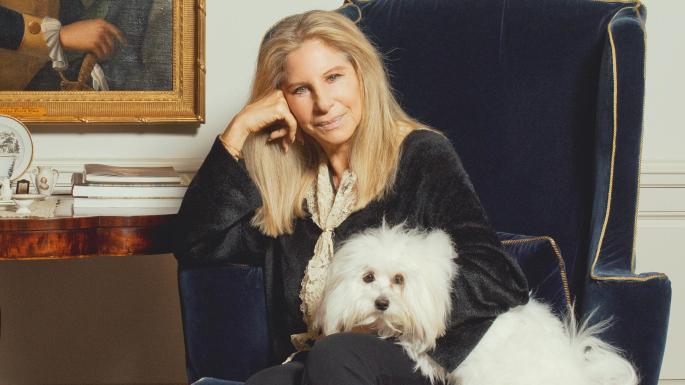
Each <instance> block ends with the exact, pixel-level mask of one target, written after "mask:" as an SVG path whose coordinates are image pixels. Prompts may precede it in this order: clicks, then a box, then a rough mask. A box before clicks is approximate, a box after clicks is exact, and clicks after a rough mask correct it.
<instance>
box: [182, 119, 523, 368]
mask: <svg viewBox="0 0 685 385" xmlns="http://www.w3.org/2000/svg"><path fill="white" fill-rule="evenodd" d="M260 206H261V198H260V195H259V192H258V190H257V187H256V186H255V185H254V183H253V182H252V180H251V179H250V177H249V175H248V173H247V171H246V170H245V168H244V165H243V164H242V162H236V161H235V160H234V158H233V157H232V156H231V155H230V154H228V152H227V151H226V150H225V149H224V147H223V146H222V144H221V143H220V142H219V141H218V140H217V141H215V143H214V145H213V146H212V149H211V150H210V152H209V154H208V155H207V158H206V159H205V161H204V163H203V164H202V166H201V167H200V169H199V170H198V173H197V175H196V176H195V178H194V179H193V181H192V183H191V184H190V186H189V187H188V191H187V193H186V195H185V198H184V199H183V204H182V206H181V209H180V211H179V214H178V218H177V219H178V221H177V225H176V228H175V229H176V233H175V247H174V254H175V255H176V257H177V258H178V261H179V263H180V264H182V265H184V266H191V265H192V266H198V265H201V266H208V265H221V264H227V263H246V264H256V265H262V266H264V274H265V277H264V278H265V282H266V295H267V310H268V317H269V320H268V324H269V328H270V333H271V336H272V337H273V338H272V352H273V354H274V356H273V359H274V361H275V362H280V361H282V360H283V359H284V358H285V357H286V356H287V355H288V354H289V353H291V352H292V351H293V350H294V349H293V347H292V346H291V344H290V338H289V337H290V335H291V334H294V333H299V332H304V331H306V326H305V324H304V322H303V321H302V313H301V312H300V299H299V292H300V283H301V281H302V277H303V275H304V270H305V267H306V266H307V262H308V261H309V259H310V258H311V257H312V255H313V250H314V244H315V243H316V240H317V239H318V237H319V234H320V233H321V230H320V229H319V228H318V227H317V226H316V225H315V224H314V222H313V221H312V220H311V218H310V217H305V218H303V219H298V220H296V221H295V224H294V232H293V234H291V235H283V236H279V237H278V238H275V239H274V238H270V237H267V236H265V235H263V234H261V233H260V232H259V231H258V230H256V229H255V228H253V227H251V226H250V225H249V220H250V218H251V217H252V216H253V214H254V211H255V209H256V208H258V207H260ZM384 217H385V219H386V221H387V222H388V223H389V224H396V223H400V222H402V221H406V223H407V225H408V226H418V227H421V228H426V229H430V228H440V229H443V230H445V231H446V232H447V233H448V234H450V236H451V237H452V240H453V241H454V243H455V245H456V247H457V252H458V254H459V257H458V258H457V264H458V266H459V274H458V277H457V279H456V280H455V282H454V290H453V293H452V303H453V311H452V315H451V318H450V325H449V327H448V330H447V333H446V335H445V336H443V337H441V338H440V339H439V340H438V342H437V347H436V349H435V350H434V351H433V352H432V353H431V356H432V357H433V358H434V359H435V360H436V361H437V362H438V363H440V364H441V365H443V367H445V368H446V369H448V370H450V371H451V370H453V369H454V368H456V367H457V366H458V365H459V364H460V363H461V362H462V361H463V360H464V358H466V356H467V355H468V354H469V352H470V351H471V350H472V349H473V347H474V346H475V345H476V344H477V343H478V341H479V340H480V338H481V337H482V336H483V334H484V333H485V332H486V331H487V329H488V327H489V326H490V324H491V323H492V321H493V320H494V318H495V317H496V316H497V315H498V314H500V313H502V312H504V311H506V310H508V309H509V308H510V307H513V306H517V305H521V304H524V303H526V302H527V301H528V287H527V283H526V279H525V277H524V275H523V273H522V272H521V269H520V268H519V266H518V264H517V263H516V261H515V260H514V259H513V258H512V257H511V256H510V255H508V254H506V253H505V252H504V250H503V249H502V245H501V244H500V242H499V240H498V239H497V237H496V235H495V233H494V231H493V230H492V228H491V227H490V225H489V223H488V219H487V217H486V215H485V213H484V212H483V209H482V206H481V204H480V202H479V200H478V198H477V196H476V194H475V192H474V190H473V186H472V185H471V182H470V181H469V178H468V176H467V174H466V172H465V171H464V169H463V167H462V164H461V161H460V160H459V158H458V156H457V154H456V153H455V151H454V149H453V147H452V145H451V144H450V143H449V141H448V140H447V139H446V138H444V137H443V136H441V135H440V134H437V133H435V132H432V131H428V130H416V131H414V132H412V133H410V134H409V135H407V137H406V138H405V140H404V143H403V145H402V153H401V158H400V164H399V169H398V174H397V178H396V181H395V185H394V186H393V189H392V192H391V193H390V194H388V195H387V196H386V197H385V198H383V199H381V200H376V201H373V202H371V203H370V204H368V205H367V206H366V207H364V208H363V209H361V210H359V211H356V212H354V213H352V214H351V215H350V216H349V217H348V218H347V219H346V220H345V221H344V222H342V223H341V224H340V226H338V227H337V228H336V229H335V238H334V242H335V243H336V244H337V243H338V242H340V241H343V240H345V239H347V238H348V237H349V236H350V235H351V234H353V233H355V232H358V231H360V230H362V229H365V228H367V227H375V226H379V225H380V224H381V221H382V219H383V218H384Z"/></svg>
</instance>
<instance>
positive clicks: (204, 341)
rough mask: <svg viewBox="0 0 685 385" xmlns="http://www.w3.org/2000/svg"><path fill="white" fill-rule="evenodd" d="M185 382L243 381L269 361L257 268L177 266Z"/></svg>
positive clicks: (267, 339) (241, 266) (261, 288)
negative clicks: (205, 379)
mask: <svg viewBox="0 0 685 385" xmlns="http://www.w3.org/2000/svg"><path fill="white" fill-rule="evenodd" d="M178 288H179V294H180V300H181V317H182V320H183V336H184V340H185V349H186V371H187V375H188V380H189V382H190V383H192V382H194V381H196V380H198V379H199V378H202V377H215V378H222V379H230V380H235V381H244V380H245V379H246V378H247V377H248V376H249V375H250V374H252V373H254V372H256V371H258V370H260V369H262V368H264V367H266V366H267V365H268V364H269V362H268V359H269V351H270V349H269V347H270V344H269V335H268V328H267V319H266V300H265V295H264V279H263V273H262V268H261V267H255V266H243V265H231V266H216V267H201V268H184V267H181V266H179V269H178Z"/></svg>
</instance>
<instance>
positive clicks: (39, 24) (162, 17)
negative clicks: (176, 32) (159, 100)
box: [0, 0, 173, 91]
mask: <svg viewBox="0 0 685 385" xmlns="http://www.w3.org/2000/svg"><path fill="white" fill-rule="evenodd" d="M47 18H50V19H54V20H57V21H59V23H60V24H61V27H60V25H59V24H56V23H52V24H51V23H50V22H49V20H48V19H47ZM56 46H58V47H61V50H62V55H61V56H56V52H57V51H56V50H57V48H55V47H56ZM172 51H173V50H172V0H136V1H114V0H61V1H60V0H0V63H2V66H3V70H2V71H0V91H58V90H101V91H108V90H111V91H165V90H171V89H172V64H173V55H172ZM56 57H59V58H61V59H59V60H56Z"/></svg>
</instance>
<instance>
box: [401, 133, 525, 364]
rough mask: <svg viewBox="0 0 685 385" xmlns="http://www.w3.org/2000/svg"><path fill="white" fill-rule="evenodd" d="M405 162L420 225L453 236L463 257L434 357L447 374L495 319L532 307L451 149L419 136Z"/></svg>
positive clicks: (445, 142) (513, 262)
mask: <svg viewBox="0 0 685 385" xmlns="http://www.w3.org/2000/svg"><path fill="white" fill-rule="evenodd" d="M417 134H418V135H416V140H415V141H414V143H413V145H412V146H407V147H406V148H405V149H404V151H405V155H404V158H405V159H406V160H408V164H407V165H406V166H405V167H406V168H407V169H408V170H409V171H408V172H409V174H413V175H407V178H408V180H414V181H420V183H418V184H415V186H416V187H415V190H414V192H413V193H415V194H416V195H415V199H416V201H417V202H419V205H418V207H419V208H418V210H419V213H418V221H419V222H420V224H421V225H422V226H423V227H425V228H439V229H442V230H444V231H446V232H447V233H448V234H450V236H451V238H452V241H453V242H454V244H455V246H456V249H457V253H458V257H457V259H456V263H457V276H456V278H455V280H454V282H453V290H452V314H451V316H450V321H449V324H448V327H447V332H446V334H445V335H444V336H443V337H440V338H439V339H438V341H437V345H436V348H435V350H434V351H432V352H431V353H429V354H430V356H431V357H432V358H433V359H434V360H435V361H436V362H438V363H439V364H440V365H442V366H443V367H444V368H445V369H447V370H448V371H452V370H454V369H455V368H456V367H457V366H459V364H460V363H461V362H462V361H463V360H464V359H465V358H466V356H467V355H468V354H469V353H470V352H471V350H473V348H474V347H475V346H476V344H477V343H478V342H479V341H480V339H481V337H482V336H483V335H484V334H485V332H486V331H487V329H488V328H489V327H490V325H491V324H492V321H493V320H494V319H495V317H496V316H497V315H498V314H500V313H503V312H505V311H507V310H508V309H510V308H512V307H515V306H518V305H522V304H525V303H526V302H527V301H528V284H527V281H526V278H525V276H524V275H523V272H522V270H521V268H520V267H519V265H518V263H517V262H516V260H515V259H513V257H512V256H510V255H509V254H507V253H506V252H505V251H504V249H503V247H502V244H501V243H500V241H499V239H498V238H497V236H496V234H495V232H494V230H493V229H492V227H491V225H490V223H489V221H488V219H487V216H486V214H485V212H484V211H483V207H482V206H481V203H480V201H479V199H478V197H477V196H476V193H475V191H474V189H473V186H472V184H471V181H470V180H469V177H468V175H467V174H466V171H465V170H464V168H463V166H462V163H461V161H460V159H459V157H458V156H457V154H456V152H455V151H454V148H453V147H452V144H451V143H450V142H449V141H448V140H447V139H446V138H445V137H443V136H442V135H440V134H437V133H435V132H432V131H425V132H420V133H417Z"/></svg>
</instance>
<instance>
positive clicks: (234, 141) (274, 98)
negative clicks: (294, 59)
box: [221, 90, 297, 155]
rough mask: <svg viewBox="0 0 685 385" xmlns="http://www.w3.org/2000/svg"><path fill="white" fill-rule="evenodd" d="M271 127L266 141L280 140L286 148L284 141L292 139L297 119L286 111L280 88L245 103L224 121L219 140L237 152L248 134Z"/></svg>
mask: <svg viewBox="0 0 685 385" xmlns="http://www.w3.org/2000/svg"><path fill="white" fill-rule="evenodd" d="M274 126H275V127H276V128H275V129H274V130H273V131H271V132H270V133H269V139H268V140H269V141H272V140H275V139H279V138H280V139H282V145H283V149H284V150H285V151H288V144H289V143H292V142H294V141H295V136H296V134H297V120H295V117H294V116H293V114H292V113H291V112H290V108H288V103H287V102H286V100H285V95H283V91H281V90H275V91H273V92H272V93H270V94H269V95H267V96H265V97H263V98H261V99H259V100H257V101H255V102H254V103H251V104H248V105H247V106H245V107H244V108H243V109H242V110H241V111H240V112H238V114H236V116H234V117H233V119H232V120H231V122H230V123H229V124H228V127H226V129H225V130H224V132H223V133H222V134H221V140H222V141H223V142H224V143H225V144H227V145H228V147H230V148H229V151H230V149H231V148H232V149H233V150H234V151H238V152H240V151H242V149H243V144H244V143H245V140H246V139H247V137H248V136H250V135H251V134H253V133H256V132H260V131H262V130H264V129H266V128H267V127H268V128H274ZM234 155H235V154H234Z"/></svg>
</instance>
